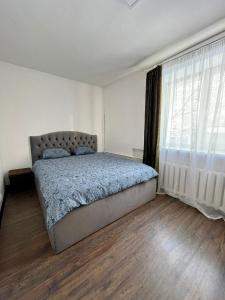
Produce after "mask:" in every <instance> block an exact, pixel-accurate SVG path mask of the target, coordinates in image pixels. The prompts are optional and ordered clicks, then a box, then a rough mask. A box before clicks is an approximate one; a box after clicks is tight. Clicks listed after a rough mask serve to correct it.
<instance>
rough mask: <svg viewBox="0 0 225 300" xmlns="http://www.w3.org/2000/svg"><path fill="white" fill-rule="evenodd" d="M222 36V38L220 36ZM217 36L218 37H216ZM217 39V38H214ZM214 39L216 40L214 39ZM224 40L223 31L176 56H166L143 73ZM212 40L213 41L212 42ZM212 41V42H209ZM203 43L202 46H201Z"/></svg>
mask: <svg viewBox="0 0 225 300" xmlns="http://www.w3.org/2000/svg"><path fill="white" fill-rule="evenodd" d="M221 35H222V36H221ZM218 36H219V37H218ZM216 37H218V38H216ZM215 38H216V39H215ZM224 38H225V30H223V31H221V32H219V33H217V34H215V35H212V36H211V37H209V38H207V39H204V40H202V41H201V42H199V43H196V44H195V45H193V46H190V47H187V48H186V49H184V50H181V51H178V52H177V53H176V54H174V55H170V56H168V57H167V58H165V59H163V60H161V61H160V62H158V63H157V64H155V65H154V66H152V67H151V68H148V69H145V70H144V71H147V72H148V71H151V70H152V69H154V68H155V67H156V66H158V65H163V64H165V63H167V62H170V61H173V60H176V59H178V58H180V57H183V56H185V55H187V54H189V53H191V52H194V51H197V50H199V49H202V48H204V47H206V46H207V45H211V44H214V43H216V42H218V41H220V40H222V39H224ZM212 39H213V40H212ZM210 40H212V41H210ZM203 43H204V45H202V44H203Z"/></svg>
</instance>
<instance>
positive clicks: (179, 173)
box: [160, 163, 225, 212]
mask: <svg viewBox="0 0 225 300" xmlns="http://www.w3.org/2000/svg"><path fill="white" fill-rule="evenodd" d="M193 178H194V184H190V180H191V179H193ZM160 189H162V190H164V191H165V192H167V193H168V194H170V195H173V196H175V197H177V198H183V199H185V198H189V197H191V198H192V199H194V200H196V201H197V202H199V203H202V204H205V205H207V206H210V207H213V208H215V209H220V210H223V211H224V212H225V174H224V173H222V172H213V171H209V170H203V169H195V171H194V174H193V170H192V169H191V168H189V167H188V166H184V165H177V164H171V163H165V164H161V166H160Z"/></svg>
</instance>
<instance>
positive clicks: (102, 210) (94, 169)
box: [30, 131, 157, 253]
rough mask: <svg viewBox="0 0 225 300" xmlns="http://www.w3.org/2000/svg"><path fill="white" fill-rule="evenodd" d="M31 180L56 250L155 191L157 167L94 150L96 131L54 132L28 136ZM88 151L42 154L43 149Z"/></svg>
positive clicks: (151, 196)
mask: <svg viewBox="0 0 225 300" xmlns="http://www.w3.org/2000/svg"><path fill="white" fill-rule="evenodd" d="M30 144H31V155H32V162H33V172H34V175H35V183H36V188H37V192H38V195H39V199H40V203H41V206H42V210H43V215H44V220H45V224H46V228H47V231H48V235H49V239H50V242H51V246H52V248H53V249H54V250H55V252H57V253H59V252H61V251H63V250H64V249H66V248H68V247H69V246H71V245H73V244H74V243H76V242H78V241H80V240H81V239H83V238H85V237H86V236H88V235H90V234H91V233H93V232H95V231H97V230H98V229H100V228H102V227H104V226H106V225H107V224H110V223H112V222H113V221H115V220H116V219H118V218H120V217H122V216H123V215H125V214H127V213H128V212H130V211H132V210H134V209H135V208H137V207H139V206H141V205H143V204H145V203H146V202H148V201H150V200H152V199H153V198H154V197H155V192H156V177H157V173H156V171H155V170H154V169H152V168H151V167H149V166H146V165H144V164H142V163H140V162H137V161H135V160H131V159H129V158H125V157H122V156H119V155H115V154H111V153H98V152H97V136H96V135H89V134H86V133H80V132H72V131H67V132H55V133H49V134H45V135H41V136H33V137H30ZM80 146H88V147H89V148H91V149H92V150H93V151H95V153H94V154H86V155H71V156H68V157H63V158H56V159H42V152H43V151H44V149H49V148H50V149H51V148H63V149H65V150H67V151H68V152H69V153H72V152H73V151H74V149H76V148H77V147H80Z"/></svg>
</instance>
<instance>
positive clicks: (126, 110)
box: [103, 72, 146, 156]
mask: <svg viewBox="0 0 225 300" xmlns="http://www.w3.org/2000/svg"><path fill="white" fill-rule="evenodd" d="M145 78H146V73H145V72H137V73H134V74H132V75H129V76H127V77H125V78H123V79H121V80H119V81H117V82H115V83H113V84H111V85H109V86H107V87H105V88H104V90H103V95H104V107H105V150H106V151H109V152H113V153H118V154H123V155H127V156H132V149H133V148H138V149H143V146H144V111H145Z"/></svg>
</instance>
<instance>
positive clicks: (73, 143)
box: [30, 131, 97, 164]
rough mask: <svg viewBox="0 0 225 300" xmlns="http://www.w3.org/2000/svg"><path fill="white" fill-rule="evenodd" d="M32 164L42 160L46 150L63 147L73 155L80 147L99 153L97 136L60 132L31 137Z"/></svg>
mask: <svg viewBox="0 0 225 300" xmlns="http://www.w3.org/2000/svg"><path fill="white" fill-rule="evenodd" d="M30 146H31V157H32V163H33V164H34V163H35V161H36V160H38V159H40V158H41V155H42V151H43V150H44V149H46V148H54V147H56V148H57V147H62V148H64V149H66V150H67V151H68V152H70V153H71V151H72V150H73V149H75V148H76V147H78V146H88V147H90V148H92V149H93V150H95V151H97V136H96V135H91V134H87V133H82V132H76V131H59V132H52V133H47V134H43V135H39V136H30Z"/></svg>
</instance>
